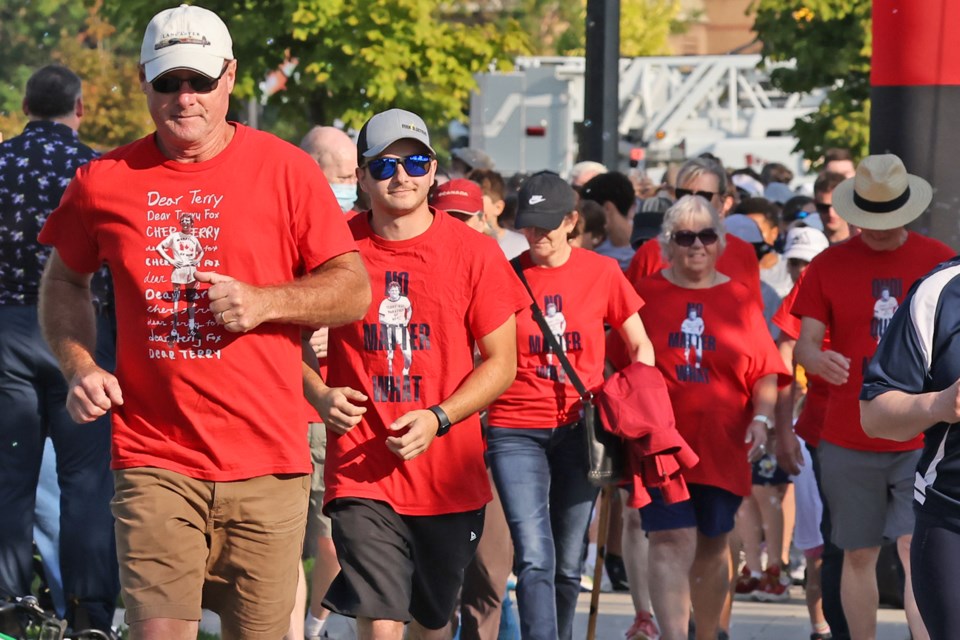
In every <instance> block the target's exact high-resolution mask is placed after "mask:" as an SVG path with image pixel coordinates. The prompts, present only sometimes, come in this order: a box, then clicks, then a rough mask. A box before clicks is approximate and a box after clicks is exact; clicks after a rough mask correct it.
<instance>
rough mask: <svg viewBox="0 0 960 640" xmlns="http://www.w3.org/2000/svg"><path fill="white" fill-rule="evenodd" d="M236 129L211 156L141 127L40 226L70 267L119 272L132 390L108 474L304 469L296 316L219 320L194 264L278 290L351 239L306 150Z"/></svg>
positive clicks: (123, 353)
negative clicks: (230, 326) (178, 157)
mask: <svg viewBox="0 0 960 640" xmlns="http://www.w3.org/2000/svg"><path fill="white" fill-rule="evenodd" d="M232 126H234V128H235V135H234V137H233V139H232V140H231V141H230V143H229V145H228V146H227V148H226V149H224V150H223V151H222V152H221V153H220V154H218V155H217V156H216V157H215V158H213V159H211V160H208V161H205V162H198V163H179V162H174V161H172V160H168V159H167V158H166V157H165V156H163V155H162V154H161V153H160V151H159V149H158V148H157V145H156V143H155V142H154V138H153V136H147V137H146V138H143V139H141V140H138V141H137V142H134V143H132V144H130V145H127V146H124V147H121V148H119V149H116V150H115V151H113V152H111V153H109V154H107V155H105V156H103V157H102V158H101V159H99V160H95V161H93V162H91V163H90V164H87V165H85V166H83V167H81V168H80V169H79V171H78V172H77V176H76V178H74V180H73V181H72V182H71V183H70V186H69V187H68V188H67V191H66V193H65V194H64V197H63V200H62V202H61V204H60V207H59V208H58V209H57V210H56V211H54V212H53V214H52V215H51V216H50V219H49V220H48V221H47V223H46V225H45V226H44V228H43V230H42V231H41V233H40V241H41V242H43V243H45V244H52V245H54V246H55V247H56V249H57V251H58V252H59V254H60V257H61V258H62V259H63V261H64V262H65V263H66V264H67V266H69V267H70V268H71V269H74V270H75V271H78V272H81V273H90V272H93V271H96V270H97V269H98V268H99V267H100V264H101V263H103V262H106V263H107V264H108V265H109V266H110V269H111V272H112V274H113V281H114V285H115V290H116V300H117V305H116V309H117V324H118V330H117V369H116V376H117V378H118V379H119V382H120V387H121V389H122V391H123V398H124V404H123V405H122V406H119V407H116V409H115V410H114V412H113V461H112V466H113V468H114V469H126V468H130V467H142V466H147V467H159V468H163V469H169V470H171V471H176V472H178V473H182V474H184V475H187V476H190V477H193V478H198V479H202V480H211V481H221V482H222V481H231V480H240V479H245V478H251V477H256V476H262V475H268V474H279V473H309V472H310V456H309V449H308V446H307V439H306V437H304V421H305V420H306V416H305V415H304V412H303V402H302V401H301V398H302V396H303V385H302V380H301V367H300V362H301V350H300V327H298V326H294V325H287V324H264V325H261V326H259V327H257V328H256V329H254V330H253V331H250V332H248V333H245V334H236V333H230V332H227V331H225V330H224V329H223V328H222V327H221V326H220V325H218V324H216V322H215V320H214V318H213V315H212V314H211V313H210V310H209V308H208V301H207V290H208V285H206V284H199V283H197V282H196V280H194V279H193V270H194V269H197V270H206V271H216V272H219V273H221V274H225V275H229V276H232V277H234V278H236V279H238V280H241V281H243V282H246V283H250V284H253V285H272V284H278V283H284V282H289V281H291V280H293V279H294V278H296V277H298V276H301V275H304V274H306V273H308V272H309V271H311V270H312V269H314V268H316V267H318V266H319V265H321V264H322V263H324V262H326V261H327V260H329V259H331V258H333V257H336V256H338V255H341V254H344V253H348V252H350V251H356V243H354V241H353V238H352V237H351V236H350V231H349V229H348V228H347V225H346V223H345V222H344V220H343V216H342V215H341V213H340V208H339V206H338V205H337V201H336V199H335V198H334V197H333V193H332V192H331V190H330V187H329V186H328V184H327V181H326V179H325V178H324V177H323V173H322V172H321V171H320V170H319V169H318V168H317V165H316V163H315V162H313V160H312V159H311V158H310V157H309V156H308V155H307V154H305V153H303V152H301V151H299V150H297V149H296V148H295V147H293V146H291V145H289V144H288V143H286V142H283V141H282V140H280V139H278V138H276V137H274V136H272V135H269V134H265V133H261V132H259V131H256V130H254V129H249V128H247V127H245V126H243V125H239V124H234V125H232ZM187 213H191V214H193V223H192V226H193V229H192V231H190V232H184V231H183V228H182V226H181V222H180V218H181V217H182V216H184V215H185V214H187ZM165 256H166V257H165ZM168 258H169V259H168ZM171 260H173V262H171Z"/></svg>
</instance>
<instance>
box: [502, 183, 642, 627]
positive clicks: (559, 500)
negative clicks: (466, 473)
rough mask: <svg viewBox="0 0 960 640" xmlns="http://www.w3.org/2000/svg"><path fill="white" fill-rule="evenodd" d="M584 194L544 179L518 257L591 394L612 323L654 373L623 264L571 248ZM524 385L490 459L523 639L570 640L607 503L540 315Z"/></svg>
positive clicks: (528, 342) (524, 213)
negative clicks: (586, 547) (594, 520)
mask: <svg viewBox="0 0 960 640" xmlns="http://www.w3.org/2000/svg"><path fill="white" fill-rule="evenodd" d="M574 206H575V200H574V192H573V189H572V188H571V187H570V186H569V185H568V184H567V183H566V182H565V181H564V180H563V179H561V178H560V176H558V175H557V174H555V173H550V172H541V173H538V174H534V175H533V176H531V177H530V178H528V179H527V181H526V182H525V183H524V185H523V187H522V188H521V190H520V194H519V208H518V212H517V218H516V226H517V228H519V229H522V230H523V232H524V235H526V237H527V240H528V241H529V242H530V249H529V251H526V252H524V253H522V254H521V255H520V256H519V258H518V260H519V261H520V266H521V268H522V271H523V274H524V278H525V279H526V280H527V283H528V284H529V286H530V289H531V291H532V293H533V295H534V298H535V300H536V302H537V305H539V307H540V309H541V311H542V312H543V314H544V316H545V317H546V324H547V327H548V329H549V330H550V333H551V334H552V335H553V336H554V337H555V338H556V340H557V343H558V350H562V351H563V352H564V353H565V354H566V356H567V358H568V359H569V360H570V363H571V365H572V366H573V369H574V371H576V373H577V376H578V377H579V378H580V379H581V380H582V381H583V384H584V385H585V386H586V387H587V388H588V389H591V390H593V389H596V388H597V387H599V386H600V385H601V384H602V383H603V368H604V351H605V345H604V323H607V324H609V325H610V326H612V327H613V328H614V329H616V330H617V331H618V332H619V333H620V335H621V336H622V337H623V340H624V343H625V344H626V345H627V349H628V351H629V359H630V360H631V361H634V362H636V361H640V362H645V363H647V364H650V365H652V364H653V348H652V347H651V345H650V340H649V338H647V334H646V331H645V330H644V328H643V323H642V322H641V320H640V317H639V316H638V315H637V310H638V309H639V308H640V307H641V306H642V305H643V300H641V299H640V297H639V296H638V295H637V294H636V292H635V291H634V290H633V287H631V286H630V283H629V282H627V279H626V278H625V277H624V276H623V273H622V272H621V271H620V268H619V266H618V265H617V263H616V262H615V261H614V260H612V259H610V258H606V257H604V256H600V255H598V254H595V253H593V252H591V251H587V250H585V249H579V248H574V247H571V246H570V244H569V243H568V242H567V236H568V234H569V233H570V232H571V231H573V229H574V227H575V226H576V224H577V216H578V214H577V212H576V211H575V210H574ZM517 352H518V364H517V377H516V380H515V381H514V382H513V384H512V385H511V386H510V388H509V389H507V390H506V391H505V392H504V393H503V395H501V396H500V397H499V398H498V399H497V400H496V402H494V403H493V405H491V407H490V409H489V415H488V423H489V425H490V427H489V429H488V433H487V444H488V449H487V460H488V462H489V464H490V469H491V471H492V472H493V479H494V482H495V483H496V485H497V491H498V492H499V494H500V500H501V502H502V503H503V509H504V512H505V514H506V517H507V523H508V524H509V526H510V534H511V536H512V538H513V544H514V547H515V570H516V573H517V602H518V605H519V610H520V629H521V634H522V635H523V638H524V640H530V639H543V640H557V639H558V638H560V639H561V640H568V639H569V638H570V637H571V635H572V633H573V617H574V612H575V609H576V604H577V596H578V594H579V592H580V557H581V554H582V552H583V544H584V542H583V540H584V534H585V533H586V531H587V526H588V525H589V522H590V513H591V510H592V508H593V503H594V501H595V500H596V497H597V489H596V487H594V486H592V485H591V484H590V483H589V482H588V481H587V457H586V447H585V445H584V435H583V427H582V425H581V412H582V406H581V403H580V398H579V395H578V394H577V391H576V390H575V389H574V387H573V385H572V384H571V383H570V381H569V380H568V377H567V375H566V374H565V372H564V370H563V366H562V365H561V363H560V360H559V358H558V356H557V354H556V353H554V349H553V348H552V347H550V343H549V342H548V341H547V340H546V336H544V335H543V331H541V329H540V327H539V326H538V325H537V323H536V321H535V320H534V319H533V315H532V313H531V311H530V310H529V309H527V310H524V311H521V312H520V313H518V314H517Z"/></svg>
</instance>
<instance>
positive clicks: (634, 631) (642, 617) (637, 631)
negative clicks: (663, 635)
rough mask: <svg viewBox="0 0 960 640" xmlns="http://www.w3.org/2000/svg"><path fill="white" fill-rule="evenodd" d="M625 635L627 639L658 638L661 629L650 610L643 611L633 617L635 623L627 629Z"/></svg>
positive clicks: (656, 639)
mask: <svg viewBox="0 0 960 640" xmlns="http://www.w3.org/2000/svg"><path fill="white" fill-rule="evenodd" d="M625 636H626V640H658V639H659V638H660V629H658V628H657V623H655V622H654V621H653V614H651V613H650V612H649V611H641V612H639V613H638V614H637V617H636V618H634V619H633V625H632V626H631V627H630V628H629V629H627V633H626V634H625Z"/></svg>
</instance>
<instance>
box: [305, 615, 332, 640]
mask: <svg viewBox="0 0 960 640" xmlns="http://www.w3.org/2000/svg"><path fill="white" fill-rule="evenodd" d="M326 622H327V620H326V618H324V619H323V620H320V619H319V618H315V617H314V615H313V612H312V611H309V610H308V611H307V619H306V620H304V621H303V635H305V636H306V637H308V638H315V637H319V636H320V633H321V632H322V631H323V625H324V624H326Z"/></svg>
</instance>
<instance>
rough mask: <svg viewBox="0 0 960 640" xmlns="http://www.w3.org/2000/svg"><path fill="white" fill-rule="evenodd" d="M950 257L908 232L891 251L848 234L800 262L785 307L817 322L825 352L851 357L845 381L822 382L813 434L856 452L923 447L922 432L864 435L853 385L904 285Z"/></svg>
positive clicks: (939, 246)
mask: <svg viewBox="0 0 960 640" xmlns="http://www.w3.org/2000/svg"><path fill="white" fill-rule="evenodd" d="M953 255H954V252H953V250H952V249H950V247H948V246H947V245H945V244H943V243H942V242H940V241H938V240H933V239H932V238H927V237H924V236H921V235H918V234H916V233H913V232H910V234H909V235H908V236H907V241H906V242H905V243H904V244H903V245H902V246H901V247H899V248H898V249H896V250H895V251H874V250H873V249H871V248H870V247H868V246H867V245H866V244H864V242H863V239H862V238H861V237H860V236H855V237H853V238H850V239H849V240H847V241H846V242H843V243H840V244H837V245H834V246H832V247H830V248H828V249H826V250H825V251H824V252H823V253H821V254H820V255H818V256H817V257H816V258H814V259H813V262H811V263H810V266H809V267H807V270H806V271H805V272H804V273H803V278H802V279H801V280H800V283H799V292H798V293H797V299H796V301H795V302H794V303H793V308H792V309H791V312H792V313H793V315H795V316H797V317H801V318H802V317H804V316H807V317H810V318H813V319H815V320H819V321H820V322H822V323H824V324H825V325H826V326H827V330H828V331H829V332H830V341H831V348H832V349H833V351H836V352H838V353H840V354H842V355H844V356H846V357H847V358H850V360H851V362H850V376H849V378H848V379H847V382H846V383H845V384H842V385H839V386H837V385H830V386H829V399H828V400H827V412H826V416H825V418H824V424H823V430H822V432H821V434H820V437H821V439H823V440H826V441H827V442H830V443H832V444H835V445H839V446H841V447H846V448H848V449H856V450H859V451H911V450H913V449H919V448H921V447H922V446H923V436H917V437H916V438H914V439H912V440H908V441H907V442H894V441H893V440H885V439H883V438H870V437H868V436H867V434H865V433H864V432H863V428H862V427H861V426H860V401H859V398H860V387H861V386H862V384H863V370H864V369H865V368H866V367H867V364H868V363H869V362H870V358H872V357H873V354H874V352H875V351H876V349H877V343H878V342H879V341H880V336H882V335H883V331H884V329H885V328H886V324H887V322H889V319H890V317H892V316H893V313H894V311H895V310H896V308H897V305H898V303H899V302H900V301H902V300H903V298H904V296H905V295H906V293H907V290H908V289H910V286H911V285H912V284H913V283H914V282H915V281H916V280H917V279H918V278H920V277H921V276H923V275H925V274H926V273H927V272H928V271H930V270H931V269H932V268H933V267H935V266H936V265H937V264H939V263H941V262H943V261H944V260H948V259H950V258H952V257H953ZM885 292H886V293H885Z"/></svg>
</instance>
